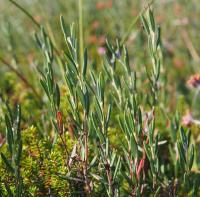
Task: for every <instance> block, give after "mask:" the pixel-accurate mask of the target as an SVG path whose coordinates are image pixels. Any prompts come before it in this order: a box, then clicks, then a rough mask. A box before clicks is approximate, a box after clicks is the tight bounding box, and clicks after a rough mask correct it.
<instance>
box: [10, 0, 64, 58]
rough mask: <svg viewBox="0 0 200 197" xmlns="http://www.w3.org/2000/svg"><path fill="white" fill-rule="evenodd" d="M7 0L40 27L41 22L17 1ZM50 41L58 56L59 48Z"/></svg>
mask: <svg viewBox="0 0 200 197" xmlns="http://www.w3.org/2000/svg"><path fill="white" fill-rule="evenodd" d="M9 1H10V2H11V3H12V4H13V5H15V6H16V7H17V8H18V9H19V10H21V11H22V12H23V13H24V14H25V15H26V16H27V17H28V18H29V19H30V20H31V21H32V22H33V23H34V24H35V25H36V27H37V28H38V29H40V28H41V27H42V26H41V24H40V23H38V22H37V21H36V20H35V19H34V17H33V16H32V15H31V14H30V13H29V12H28V11H27V10H25V9H24V8H23V7H22V6H21V5H19V4H18V3H17V2H15V1H13V0H9ZM45 34H47V33H46V32H45ZM47 36H48V37H49V35H48V34H47ZM49 38H50V37H49ZM51 43H52V45H53V48H54V50H55V52H56V54H57V55H58V56H60V52H59V50H58V49H57V48H56V46H55V44H53V42H52V40H51Z"/></svg>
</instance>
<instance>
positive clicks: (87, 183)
mask: <svg viewBox="0 0 200 197" xmlns="http://www.w3.org/2000/svg"><path fill="white" fill-rule="evenodd" d="M83 132H84V137H85V139H84V142H85V158H84V177H85V185H86V192H87V193H88V196H91V187H90V183H89V180H88V171H87V169H88V127H87V115H86V112H84V122H83Z"/></svg>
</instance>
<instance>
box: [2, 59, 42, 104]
mask: <svg viewBox="0 0 200 197" xmlns="http://www.w3.org/2000/svg"><path fill="white" fill-rule="evenodd" d="M0 61H1V62H2V63H3V64H4V65H5V66H7V67H8V68H9V69H10V70H11V71H13V72H14V73H15V74H16V75H17V76H18V77H19V78H20V79H21V81H22V82H23V83H24V84H25V85H26V86H27V87H29V88H30V89H31V90H32V92H33V93H34V94H35V96H36V97H37V99H38V101H39V102H41V100H42V99H41V97H40V95H39V94H38V92H37V91H36V89H35V88H34V87H33V86H32V84H31V83H29V82H28V80H27V79H26V78H25V77H24V76H23V75H22V74H21V73H20V72H19V71H18V70H17V69H15V68H14V67H13V66H11V65H10V64H9V63H8V62H7V61H6V60H5V59H3V58H2V57H0Z"/></svg>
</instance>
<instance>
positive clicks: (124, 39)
mask: <svg viewBox="0 0 200 197" xmlns="http://www.w3.org/2000/svg"><path fill="white" fill-rule="evenodd" d="M155 1H156V0H152V1H151V2H150V3H149V4H148V5H147V6H145V7H144V8H143V9H142V10H141V11H140V12H139V14H138V15H137V16H136V18H135V19H134V20H133V22H132V23H131V25H130V26H129V28H128V30H127V32H126V33H125V35H124V36H123V38H122V40H121V42H120V45H121V46H122V45H123V44H124V43H125V42H126V41H127V39H128V37H129V35H130V33H131V31H132V29H133V27H134V25H135V24H136V23H137V21H138V20H139V18H140V16H141V15H142V14H143V13H144V12H145V11H146V10H147V9H148V8H149V7H150V6H151V5H153V4H154V3H155Z"/></svg>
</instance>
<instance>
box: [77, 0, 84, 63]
mask: <svg viewBox="0 0 200 197" xmlns="http://www.w3.org/2000/svg"><path fill="white" fill-rule="evenodd" d="M78 7H79V59H80V65H79V66H80V67H81V66H83V53H84V51H83V0H79V6H78Z"/></svg>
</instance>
